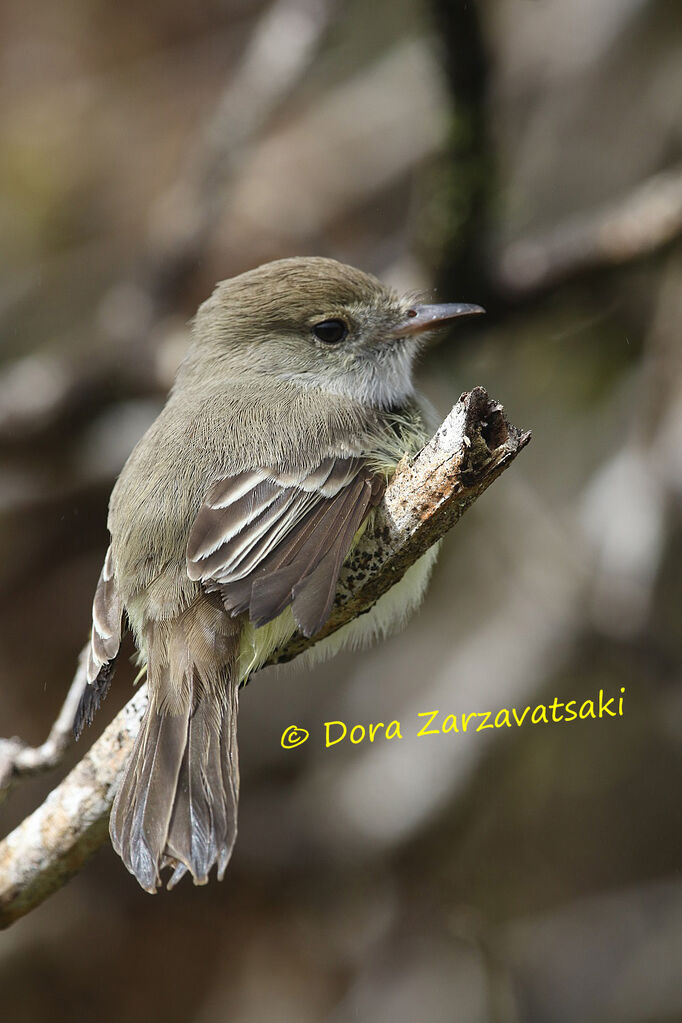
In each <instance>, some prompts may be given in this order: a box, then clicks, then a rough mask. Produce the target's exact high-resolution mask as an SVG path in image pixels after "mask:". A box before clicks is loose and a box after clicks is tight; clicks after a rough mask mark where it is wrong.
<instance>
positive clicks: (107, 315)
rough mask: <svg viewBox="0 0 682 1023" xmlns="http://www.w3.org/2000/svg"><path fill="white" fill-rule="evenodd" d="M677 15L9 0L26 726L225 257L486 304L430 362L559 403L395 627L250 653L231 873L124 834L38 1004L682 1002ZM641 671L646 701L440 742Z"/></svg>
mask: <svg viewBox="0 0 682 1023" xmlns="http://www.w3.org/2000/svg"><path fill="white" fill-rule="evenodd" d="M679 13H680V11H679V4H678V3H676V0H599V2H597V3H595V2H594V0H480V2H474V0H470V2H466V0H431V2H428V0H374V2H373V3H372V4H371V5H368V4H366V3H363V2H361V0H348V2H341V0H337V2H336V3H333V2H331V0H316V2H313V0H275V2H274V3H270V4H264V3H261V2H253V0H196V2H194V3H192V4H187V3H186V2H184V0H136V2H135V3H132V2H130V0H120V2H118V3H112V2H107V0H60V2H59V3H51V2H49V0H2V3H0V91H1V95H2V107H1V108H0V238H1V239H2V242H1V244H0V734H3V735H6V736H11V735H19V736H21V737H22V738H24V739H25V740H27V741H29V742H31V743H38V742H40V741H42V739H43V738H44V736H45V735H46V733H47V731H48V729H49V726H50V723H51V721H52V720H53V718H54V717H55V715H56V713H57V711H58V709H59V706H60V703H61V700H62V699H63V696H64V694H65V693H66V690H67V688H68V685H69V682H70V680H71V678H72V675H73V671H74V667H75V659H76V656H77V653H78V651H79V650H80V649H81V647H82V645H83V642H84V641H85V639H86V635H87V630H88V625H89V613H90V602H91V597H92V591H93V589H94V585H95V582H96V579H97V576H98V573H99V568H100V563H101V558H102V555H103V553H104V551H105V549H106V545H107V536H106V529H105V521H106V505H107V498H108V493H109V490H110V488H111V485H112V482H113V480H114V478H115V476H116V474H117V472H118V471H119V469H120V467H121V465H122V463H123V461H124V459H125V457H126V455H127V454H128V452H129V450H130V449H131V447H132V445H133V444H134V443H135V441H136V440H137V438H138V437H139V436H140V434H141V433H142V432H143V430H144V429H145V428H146V426H147V425H148V423H149V422H150V421H151V419H152V418H153V417H154V416H155V414H156V413H157V411H158V410H159V408H160V407H161V404H162V402H163V399H164V394H165V392H166V390H167V388H168V386H169V384H170V381H171V380H172V376H173V372H174V369H175V367H176V365H177V363H178V360H179V358H180V357H181V354H182V351H183V348H184V345H185V343H186V338H187V330H188V327H187V323H188V319H189V318H190V317H191V315H192V313H193V311H194V310H195V308H196V305H197V304H198V302H199V301H201V300H202V299H203V298H204V297H206V296H207V295H208V294H209V293H210V291H211V289H212V286H213V284H214V282H215V281H216V280H218V279H222V278H225V277H228V276H230V275H232V274H234V273H237V272H240V271H242V270H244V269H247V268H249V267H251V266H254V265H256V264H258V263H259V262H262V261H265V260H268V259H271V258H276V257H280V256H285V255H292V254H313V253H315V254H323V255H330V256H334V257H336V258H339V259H342V260H345V261H348V262H351V263H354V264H357V265H358V266H360V267H363V268H364V269H367V270H370V271H372V272H374V273H376V274H378V275H379V276H381V277H382V278H384V279H385V280H387V281H390V282H391V283H393V284H395V286H396V287H398V288H401V289H407V290H411V291H412V290H420V291H425V292H426V293H427V294H430V295H433V296H437V297H438V298H439V299H440V300H460V301H467V302H479V303H482V304H484V305H485V306H486V307H487V308H488V311H489V315H488V316H487V318H486V319H485V322H477V323H476V324H475V325H469V324H466V323H462V324H461V325H458V328H457V330H456V332H453V333H452V335H451V336H450V337H446V338H444V339H443V340H442V342H441V343H440V344H439V345H438V346H437V347H434V348H433V349H432V350H431V351H430V352H429V353H428V355H427V357H426V358H425V359H424V361H423V366H422V370H421V377H420V378H421V382H422V387H423V390H424V391H425V392H426V394H427V395H428V396H429V398H430V399H431V400H432V401H433V402H434V403H435V404H436V405H437V406H438V407H439V408H440V409H441V411H442V412H443V413H445V412H446V411H447V410H448V408H449V407H450V405H451V404H452V403H453V402H454V400H456V398H457V397H458V396H459V394H460V392H461V391H463V390H465V389H469V388H470V387H472V386H474V385H476V384H482V385H483V386H485V387H486V388H487V389H488V391H489V392H490V393H491V394H492V395H493V396H494V397H495V398H497V399H498V400H500V401H502V402H503V403H504V405H505V408H506V410H507V413H508V415H509V416H510V418H511V419H512V421H513V422H515V423H516V425H518V426H519V427H523V428H530V429H532V431H533V441H532V444H531V445H530V447H529V448H527V449H526V450H525V451H524V452H523V453H522V455H521V456H520V457H519V458H518V459H517V461H516V462H515V463H514V465H513V466H512V468H511V469H510V470H509V471H508V472H507V473H506V474H505V476H504V477H503V478H502V479H501V480H499V481H498V482H497V483H496V484H495V485H494V486H493V487H492V488H491V490H490V491H489V492H488V493H486V494H485V496H484V497H483V498H482V499H481V500H480V501H479V502H478V503H477V504H476V506H475V507H474V508H473V509H472V510H471V511H470V512H469V513H468V514H467V515H466V517H465V518H464V519H463V521H462V522H461V523H460V524H459V525H458V526H457V528H456V529H455V530H454V532H453V533H452V535H450V536H449V537H448V538H447V540H446V542H445V545H444V548H443V552H442V557H441V559H440V562H439V565H438V568H437V571H436V573H435V576H434V579H433V585H432V586H431V589H430V592H429V595H428V597H427V600H426V602H425V604H424V607H423V609H422V611H421V612H420V614H419V615H418V616H417V617H416V618H415V619H414V620H413V621H412V622H411V624H410V625H409V627H408V628H406V629H405V631H404V632H402V633H401V634H400V635H398V636H396V637H394V638H393V639H391V640H390V641H388V642H387V643H385V644H384V645H382V646H381V647H377V648H375V649H372V650H371V651H368V652H366V653H364V654H353V655H351V654H349V655H344V656H342V657H339V658H337V659H336V660H335V661H334V662H333V663H331V664H329V665H325V666H323V667H321V668H318V669H317V670H315V671H313V672H301V671H298V672H296V671H294V670H289V669H287V670H282V671H279V672H276V671H268V672H265V673H263V674H262V675H260V676H259V677H258V678H256V679H255V680H254V681H253V683H252V684H251V685H250V686H249V687H248V689H247V690H246V692H245V693H244V695H243V699H242V701H241V715H240V746H241V765H242V805H241V819H240V837H239V841H238V845H237V849H236V853H235V855H234V859H233V862H232V865H231V867H230V870H229V873H228V876H227V878H226V880H225V881H224V883H223V884H221V885H220V884H217V883H213V884H211V885H210V886H209V887H208V888H205V889H193V888H192V887H191V886H188V885H184V886H181V887H180V888H179V889H178V890H176V891H175V892H174V893H173V894H172V895H168V894H161V895H159V896H157V897H156V898H150V897H149V896H148V895H145V894H144V893H142V892H141V891H140V890H139V889H138V888H137V886H136V884H135V882H134V881H133V880H132V879H131V878H130V877H129V876H128V875H127V874H126V872H125V871H124V869H123V868H122V866H121V863H120V862H119V861H118V859H117V858H116V857H115V856H114V854H113V853H112V851H111V849H110V848H108V847H105V848H103V849H102V850H101V851H100V852H99V853H98V854H97V855H96V857H95V858H94V859H93V860H92V861H91V862H90V863H89V865H88V866H87V867H86V869H84V870H83V872H82V873H81V874H80V875H79V876H78V877H76V878H75V879H74V880H72V881H71V882H70V883H69V884H68V885H67V886H66V887H65V888H64V889H62V890H61V891H60V892H58V893H57V894H56V895H54V896H53V897H52V898H50V899H49V900H48V901H47V902H46V903H45V904H44V905H42V906H41V907H40V908H38V909H37V910H36V911H34V912H33V913H32V914H31V915H30V916H29V917H27V918H25V919H23V920H21V921H19V922H18V923H17V924H16V925H14V926H13V927H12V928H11V929H10V930H9V931H7V932H5V933H3V934H2V936H1V937H0V1002H1V1005H2V1016H3V1018H4V1019H6V1020H8V1021H10V1020H11V1021H12V1023H33V1021H38V1020H40V1021H43V1020H46V1019H48V1020H51V1021H52V1020H53V1021H61V1020H67V1019H68V1020H72V1019H78V1020H95V1019H96V1020H102V1021H108V1020H121V1019H126V1020H128V1021H131V1023H134V1021H142V1020H144V1021H150V1020H152V1021H154V1020H163V1021H165V1023H175V1021H179V1023H195V1021H196V1023H218V1021H225V1020H229V1021H230V1023H259V1021H265V1020H267V1021H284V1023H288V1021H294V1020H295V1021H296V1023H308V1021H311V1023H312V1021H322V1020H324V1021H329V1023H346V1021H350V1020H353V1021H359V1023H369V1021H371V1023H383V1021H389V1020H391V1021H396V1023H403V1021H404V1023H411V1021H413V1020H415V1019H422V1020H424V1021H429V1023H440V1021H457V1023H478V1021H482V1023H484V1021H492V1023H520V1021H542V1023H544V1021H551V1023H574V1021H580V1023H592V1021H600V1023H601V1021H624V1023H672V1021H673V1020H680V1019H682V970H680V961H681V955H682V883H681V880H680V862H681V855H680V839H681V837H682V828H681V822H680V812H679V809H680V808H679V779H680V768H681V767H682V763H681V757H680V742H679V739H680V733H681V731H682V699H681V696H680V688H679V675H680V661H681V656H680V655H681V647H682V629H680V619H681V610H682V607H681V604H682V602H681V600H680V583H679V579H680V573H681V572H682V533H681V530H680V498H681V496H682V458H681V454H680V453H681V452H682V374H681V373H680V369H681V363H682V346H681V345H680V324H681V323H682V288H681V287H680V284H681V282H682V249H681V246H680V233H681V231H682V122H681V121H680V109H681V98H682V60H681V57H682V41H681V38H680V32H679V28H680V24H679ZM130 653H131V650H130V648H129V647H128V648H127V649H126V651H125V654H124V657H123V662H124V663H123V666H122V667H121V668H120V669H119V672H118V674H117V677H116V682H115V686H114V689H113V691H112V694H111V696H110V698H109V700H108V702H107V704H106V706H105V709H104V711H103V712H102V713H101V720H99V721H98V723H97V724H96V725H95V727H94V728H93V730H92V732H91V733H90V735H88V736H87V737H86V739H85V742H86V743H89V742H90V741H91V738H94V737H95V736H96V735H97V734H98V732H99V731H101V729H102V728H103V727H104V726H105V724H106V722H107V721H108V720H110V719H111V717H112V716H113V713H114V711H115V710H116V709H117V708H118V707H119V706H121V705H122V704H123V702H125V700H126V699H127V698H128V696H129V694H130V684H131V681H132V675H133V671H132V668H130V666H129V665H128V664H127V656H129V655H130ZM621 687H625V692H626V695H625V702H624V714H623V717H622V718H617V719H614V720H610V719H606V720H601V721H592V720H586V721H583V722H574V723H572V724H570V725H567V724H564V725H548V726H544V725H537V726H528V725H524V727H523V728H520V729H518V728H515V729H512V730H507V729H501V730H495V731H485V732H482V733H479V734H468V735H465V736H464V735H459V736H452V735H450V736H435V737H430V738H422V739H416V738H415V735H416V727H415V725H414V722H415V716H416V714H417V712H418V711H425V710H433V709H436V708H438V709H440V710H441V711H442V712H443V714H445V713H459V714H461V713H462V711H467V712H469V711H475V710H486V709H490V710H497V709H499V708H500V707H511V706H517V707H521V708H523V707H524V706H525V705H526V704H531V705H534V704H535V703H537V702H549V701H551V700H552V699H553V698H554V697H558V699H559V700H562V701H565V700H568V699H576V700H579V701H582V700H583V699H587V698H593V697H595V695H596V694H598V691H599V689H600V688H603V689H605V690H606V691H607V694H608V695H616V694H618V693H619V691H620V688H621ZM393 718H397V719H400V720H401V721H403V722H404V723H405V727H404V733H405V738H404V739H403V740H402V742H399V743H398V742H393V743H385V742H380V741H377V742H376V743H375V744H374V745H371V746H370V745H369V743H365V744H363V745H359V746H350V744H349V743H341V744H339V745H337V746H335V747H334V748H333V749H330V750H325V749H324V745H323V727H322V726H323V722H324V721H326V720H332V719H334V720H335V719H342V720H346V721H348V722H349V723H351V724H353V723H365V724H366V723H367V722H370V721H389V720H391V719H393ZM293 723H296V724H299V725H301V726H304V727H305V728H307V729H309V730H310V732H311V739H310V741H309V742H308V744H307V745H305V746H302V747H300V748H298V749H295V750H291V751H285V750H283V749H282V748H281V747H280V736H281V734H282V732H283V730H284V729H285V728H286V727H287V726H288V725H290V724H293ZM79 753H81V749H79V750H76V751H73V752H72V753H70V755H69V758H68V761H67V764H66V765H65V766H64V767H62V768H60V770H59V771H58V772H54V773H53V774H52V775H50V776H47V777H41V778H36V779H31V780H26V781H24V782H22V784H21V785H20V786H18V787H17V788H15V789H14V791H13V792H12V793H11V795H10V798H9V799H8V800H7V802H5V803H4V805H3V806H2V808H1V809H0V827H1V828H2V832H3V833H6V832H8V831H9V830H10V829H11V828H12V827H13V826H14V825H15V824H16V823H18V822H19V821H20V820H21V819H22V818H23V817H24V816H25V815H26V814H27V813H29V812H30V811H31V809H33V808H34V807H35V806H37V805H38V804H39V803H40V802H41V801H42V799H43V798H44V796H45V795H46V794H47V792H48V791H49V790H50V788H51V787H52V786H53V785H54V784H55V783H56V782H57V781H58V780H59V778H61V777H62V776H63V775H64V773H65V771H66V767H68V766H69V765H71V764H73V763H75V761H76V759H77V757H78V755H79Z"/></svg>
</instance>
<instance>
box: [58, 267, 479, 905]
mask: <svg viewBox="0 0 682 1023" xmlns="http://www.w3.org/2000/svg"><path fill="white" fill-rule="evenodd" d="M481 312H483V310H482V309H481V307H480V306H477V305H473V304H465V303H445V304H419V303H417V304H415V303H414V302H412V301H411V300H410V298H409V297H403V296H401V295H399V294H398V293H397V292H395V291H394V290H393V289H392V288H390V287H388V286H387V285H385V284H383V283H382V282H381V281H380V280H378V279H377V278H376V277H374V276H372V275H370V274H368V273H365V272H363V271H361V270H358V269H355V268H354V267H351V266H347V265H345V264H343V263H340V262H337V261H336V260H333V259H329V258H326V257H319V256H316V257H293V258H286V259H279V260H275V261H273V262H270V263H266V264H264V265H262V266H259V267H256V268H255V269H252V270H248V271H246V272H245V273H242V274H240V275H238V276H235V277H233V278H231V279H229V280H225V281H222V282H220V283H218V284H217V285H216V287H215V289H214V291H213V293H212V295H211V296H210V297H209V298H208V299H207V300H206V301H204V302H203V303H202V304H201V305H200V307H199V309H198V311H197V314H196V316H195V318H194V320H193V322H192V327H191V336H190V341H189V344H188V348H187V352H186V355H185V357H184V360H183V361H182V363H181V365H180V367H179V369H178V372H177V376H176V378H175V382H174V384H173V386H172V389H171V391H170V394H169V397H168V400H167V402H166V404H165V406H164V408H163V409H162V411H161V412H160V414H159V415H158V417H157V419H156V420H155V421H154V422H153V423H152V425H151V426H150V427H149V429H148V430H147V432H146V433H145V434H144V436H143V437H142V439H141V440H140V441H139V442H138V444H137V445H136V447H135V448H134V449H133V451H132V453H131V454H130V456H129V458H128V460H127V461H126V463H125V465H124V467H123V469H122V471H121V473H120V476H119V477H118V479H117V481H116V483H115V485H114V488H113V491H112V493H111V498H110V503H109V515H108V522H107V525H108V530H109V534H110V545H109V548H108V550H107V553H106V557H105V559H104V564H103V567H102V571H101V574H100V577H99V581H98V583H97V586H96V590H95V595H94V600H93V610H92V631H91V641H90V646H89V652H88V660H87V684H86V686H85V690H84V693H83V696H82V699H81V702H80V706H79V709H78V713H77V715H76V719H75V725H74V727H75V732H76V735H77V737H78V736H79V735H80V734H81V732H82V731H83V729H84V727H85V726H86V725H89V724H91V723H92V720H93V717H94V715H95V712H96V711H97V709H98V708H99V706H100V704H101V702H102V700H103V699H104V697H105V696H106V694H107V692H108V690H109V687H110V684H111V680H112V675H113V670H114V666H115V661H116V657H117V655H118V653H119V648H120V644H121V638H122V635H123V631H124V628H126V627H128V628H130V630H131V631H132V633H133V637H134V641H135V645H136V648H137V651H138V657H139V662H140V664H141V666H142V669H143V670H146V675H147V680H148V693H149V699H148V705H147V709H146V711H145V714H144V717H143V720H142V722H141V726H140V730H139V733H138V735H137V737H136V740H135V742H134V746H133V748H132V751H131V753H130V755H129V758H128V760H127V763H126V766H125V768H124V771H123V776H122V780H121V783H120V786H119V788H118V791H117V793H116V796H115V799H114V803H113V807H112V811H111V817H110V825H109V830H110V836H111V841H112V845H113V847H114V849H115V850H116V852H117V853H118V854H119V855H120V857H121V858H122V860H123V862H124V864H125V866H126V867H127V869H128V870H129V871H130V872H131V873H132V874H133V875H134V877H135V878H136V879H137V881H138V882H139V884H140V885H141V887H142V888H143V889H144V890H145V891H148V892H150V893H154V892H156V891H157V890H158V888H159V886H160V885H161V884H162V874H163V872H164V871H166V870H169V871H170V877H169V878H168V881H167V887H168V888H173V887H174V886H175V885H176V884H177V883H178V881H179V880H180V879H181V878H182V877H184V876H185V875H186V874H188V873H189V874H190V875H191V876H192V879H193V881H194V883H195V884H200V885H201V884H205V883H207V881H208V879H209V875H210V872H211V871H212V870H213V868H215V869H216V874H217V876H218V878H219V879H221V880H222V878H223V876H224V874H225V870H226V867H227V865H228V862H229V860H230V857H231V854H232V851H233V848H234V844H235V840H236V835H237V809H238V802H239V762H238V748H237V712H238V703H239V692H240V688H241V687H242V686H243V685H244V684H245V683H246V681H248V679H249V677H250V676H251V675H252V674H253V673H254V672H255V671H256V670H257V669H258V668H259V667H260V666H262V665H263V664H264V663H265V662H266V661H267V660H268V658H269V657H270V655H271V654H272V653H273V651H274V650H276V649H277V648H279V647H281V646H282V645H284V644H285V643H286V642H287V640H288V639H290V638H291V637H292V636H293V635H294V634H295V633H297V632H298V633H301V634H302V635H303V636H305V637H314V636H315V635H316V634H317V633H319V632H320V630H321V629H322V628H323V626H324V624H325V622H326V621H327V619H328V618H329V615H330V613H331V610H332V607H333V603H334V597H335V592H336V584H337V580H338V576H339V573H340V571H341V568H342V565H343V563H344V561H345V559H346V558H347V557H348V555H349V553H350V552H351V551H352V549H353V547H354V545H355V544H356V543H357V541H358V539H359V537H360V536H361V535H362V533H363V531H364V530H365V529H367V528H371V522H372V519H373V516H374V513H375V509H376V508H377V506H378V505H379V503H380V502H381V499H382V496H383V493H384V491H385V488H386V485H387V481H388V479H389V478H390V476H391V475H392V473H393V471H394V470H395V467H396V466H397V464H398V462H399V461H400V459H401V458H402V457H403V456H404V455H405V454H407V455H410V454H415V453H416V452H417V451H418V450H419V449H420V448H421V447H423V445H424V443H425V442H426V441H427V440H428V438H429V436H430V435H431V432H432V431H430V430H429V413H428V411H425V406H424V402H423V400H422V399H421V398H420V396H419V395H418V393H417V391H416V390H415V385H414V381H413V370H414V365H415V360H416V357H417V355H418V353H419V351H420V349H421V348H422V347H423V345H424V341H425V338H426V337H427V336H428V334H429V332H431V331H432V330H434V329H435V328H437V327H439V326H442V325H443V324H449V323H451V321H453V320H455V319H456V318H458V317H462V316H470V315H476V314H478V313H481ZM434 557H435V548H431V550H430V551H429V552H427V554H425V555H423V556H422V558H421V559H420V560H419V561H418V562H417V563H416V564H415V565H413V566H412V567H411V568H410V569H409V570H408V572H407V574H406V575H405V576H404V577H403V579H402V580H401V581H400V582H399V583H397V584H396V585H395V586H394V587H393V588H392V589H391V590H389V591H388V593H386V594H385V595H384V596H383V597H381V598H380V599H379V601H378V602H377V603H376V605H375V606H374V608H373V609H372V610H371V611H370V612H369V613H368V614H366V615H363V616H361V617H360V618H358V619H356V620H355V621H353V622H351V623H349V624H348V625H346V626H344V627H343V628H341V629H339V630H338V631H337V632H336V633H334V634H333V635H331V636H329V637H326V638H324V639H321V640H320V642H318V643H316V644H315V645H314V646H313V647H312V651H311V653H312V655H313V656H314V657H316V658H318V657H319V658H321V657H326V656H329V655H330V654H331V653H334V652H335V651H336V650H337V649H339V648H341V647H342V646H345V645H349V644H350V645H358V644H360V643H362V642H366V641H367V640H371V639H372V638H375V637H377V636H380V635H385V634H386V633H388V631H389V630H390V629H392V628H394V627H395V626H396V625H399V624H401V623H402V622H403V621H404V620H405V619H406V618H407V616H408V615H409V614H410V612H411V611H412V610H413V609H414V608H415V607H416V606H417V605H418V604H419V602H420V600H421V598H422V595H423V593H424V590H425V588H426V585H427V581H428V577H429V573H430V571H431V567H432V565H433V561H434Z"/></svg>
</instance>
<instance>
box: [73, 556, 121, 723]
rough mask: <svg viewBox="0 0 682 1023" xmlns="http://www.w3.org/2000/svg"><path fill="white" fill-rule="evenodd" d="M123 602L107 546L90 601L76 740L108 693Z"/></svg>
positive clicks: (116, 650) (116, 649)
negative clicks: (90, 621)
mask: <svg viewBox="0 0 682 1023" xmlns="http://www.w3.org/2000/svg"><path fill="white" fill-rule="evenodd" d="M122 618H123V602H122V600H121V595H120V593H119V592H118V588H117V586H116V581H115V579H114V569H113V559H112V554H111V547H109V549H108V551H107V553H106V557H105V559H104V565H103V566H102V571H101V573H100V577H99V581H98V583H97V588H96V590H95V599H94V600H93V602H92V637H91V639H90V648H89V650H88V665H87V685H86V687H85V690H84V692H83V695H82V697H81V701H80V704H79V706H78V710H77V712H76V719H75V723H74V731H75V733H76V738H78V737H79V736H80V734H81V732H82V731H83V728H84V727H85V725H86V724H87V725H91V724H92V719H93V717H94V716H95V713H96V711H97V710H98V708H99V706H100V704H101V702H102V700H103V699H104V697H105V696H106V695H107V693H108V692H109V686H110V685H111V678H112V676H113V674H114V660H115V658H116V655H117V653H118V648H119V647H120V645H121V624H122Z"/></svg>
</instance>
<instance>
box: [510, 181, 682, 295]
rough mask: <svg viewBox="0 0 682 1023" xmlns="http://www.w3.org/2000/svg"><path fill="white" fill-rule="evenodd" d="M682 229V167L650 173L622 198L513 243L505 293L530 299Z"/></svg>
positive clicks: (658, 244)
mask: <svg viewBox="0 0 682 1023" xmlns="http://www.w3.org/2000/svg"><path fill="white" fill-rule="evenodd" d="M681 232H682V168H679V167H677V168H675V169H674V170H670V171H666V172H664V173H662V174H657V175H655V176H654V177H652V178H649V179H648V180H647V181H645V182H644V183H643V184H641V185H639V186H638V187H637V188H635V189H634V190H633V191H632V192H630V194H629V195H627V196H625V198H624V199H622V200H621V201H620V202H618V203H616V204H614V205H612V206H609V207H608V208H606V209H602V210H598V211H597V212H596V213H593V214H592V215H590V216H581V217H578V216H576V217H571V218H570V219H569V220H568V221H566V222H565V223H564V224H560V225H559V226H558V227H557V228H555V229H554V230H553V231H551V232H550V233H549V234H547V235H544V236H542V237H539V238H536V239H525V240H523V241H520V242H517V243H515V244H514V245H511V246H510V248H509V249H508V250H507V251H506V252H505V253H504V254H503V256H502V259H501V261H500V268H499V272H498V280H499V283H500V285H501V287H502V289H503V291H504V292H506V293H507V294H508V295H510V296H511V297H512V298H516V299H528V298H530V297H532V296H533V295H535V294H537V293H539V292H543V291H546V290H547V289H548V288H551V287H554V286H555V285H557V284H561V283H563V282H564V281H566V280H569V279H571V278H574V277H577V276H579V275H580V274H582V273H584V272H585V271H586V270H590V269H593V268H595V267H607V266H620V265H621V264H623V263H629V262H632V261H633V260H636V259H640V258H642V257H644V256H648V255H649V254H650V253H652V252H655V251H656V250H658V249H660V248H662V247H663V246H664V245H667V244H668V243H669V242H671V241H673V240H674V239H675V238H676V237H678V236H679V234H680V233H681Z"/></svg>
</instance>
